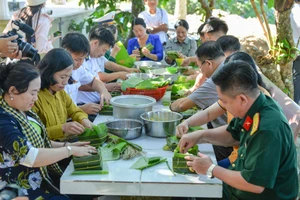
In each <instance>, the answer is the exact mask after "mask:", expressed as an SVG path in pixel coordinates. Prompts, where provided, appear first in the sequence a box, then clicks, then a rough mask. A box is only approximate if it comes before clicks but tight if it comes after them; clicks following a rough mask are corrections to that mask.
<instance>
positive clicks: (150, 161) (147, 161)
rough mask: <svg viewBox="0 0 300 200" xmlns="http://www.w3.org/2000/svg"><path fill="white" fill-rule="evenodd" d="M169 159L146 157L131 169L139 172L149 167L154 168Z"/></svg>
mask: <svg viewBox="0 0 300 200" xmlns="http://www.w3.org/2000/svg"><path fill="white" fill-rule="evenodd" d="M166 161H167V158H162V157H150V158H147V157H145V156H143V157H141V158H140V159H138V160H137V161H136V162H135V163H134V164H133V165H132V166H131V167H130V169H137V170H143V169H146V168H148V167H152V166H154V165H157V164H159V163H162V162H166Z"/></svg>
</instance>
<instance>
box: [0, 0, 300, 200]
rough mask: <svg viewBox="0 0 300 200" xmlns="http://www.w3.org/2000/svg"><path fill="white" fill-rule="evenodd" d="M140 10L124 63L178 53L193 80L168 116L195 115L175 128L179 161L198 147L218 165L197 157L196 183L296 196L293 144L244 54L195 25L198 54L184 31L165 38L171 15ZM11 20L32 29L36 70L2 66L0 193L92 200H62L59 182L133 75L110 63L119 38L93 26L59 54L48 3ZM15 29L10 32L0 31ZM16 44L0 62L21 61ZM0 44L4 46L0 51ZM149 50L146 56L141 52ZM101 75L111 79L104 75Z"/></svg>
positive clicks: (243, 194) (219, 28)
mask: <svg viewBox="0 0 300 200" xmlns="http://www.w3.org/2000/svg"><path fill="white" fill-rule="evenodd" d="M145 4H146V10H145V11H143V12H142V13H140V14H139V16H138V17H137V18H135V19H134V20H133V24H132V25H133V26H132V28H133V29H132V31H133V33H134V34H135V36H136V37H134V38H132V39H130V40H129V41H128V46H127V51H128V54H129V55H130V56H132V57H134V58H135V59H136V60H153V61H161V60H163V59H164V60H165V61H166V62H167V63H168V64H173V63H174V60H172V58H169V57H168V56H165V55H164V51H177V52H178V53H179V55H180V57H181V58H183V59H184V61H183V64H182V65H183V66H188V65H190V64H191V63H195V64H196V65H197V66H198V67H199V70H197V71H195V72H194V74H192V75H191V76H190V77H189V78H190V79H195V85H194V86H193V87H192V88H191V89H190V90H189V92H187V93H186V95H187V96H186V97H184V98H181V99H178V100H176V101H175V102H173V103H172V104H171V105H170V109H171V110H173V111H176V112H182V111H185V110H187V109H189V108H192V107H195V106H196V107H198V108H201V109H202V110H201V111H199V112H198V113H196V114H195V115H193V116H192V117H190V118H188V119H187V120H185V121H183V122H182V123H181V124H179V125H178V126H177V128H176V134H177V136H178V137H180V138H181V139H180V142H179V146H180V151H181V152H186V151H187V150H188V149H189V148H191V147H192V146H194V145H196V144H197V143H207V142H208V143H211V144H213V148H214V152H215V155H216V159H217V161H218V163H217V165H215V164H213V162H212V160H211V159H210V158H209V157H208V156H206V155H204V154H202V153H199V154H198V156H193V157H191V156H187V157H186V160H187V165H188V166H190V167H192V168H193V169H194V170H195V171H196V172H197V173H198V174H206V175H207V176H208V177H209V178H212V177H217V178H219V179H220V180H222V181H223V182H224V190H223V197H224V199H295V198H296V197H297V194H298V178H297V165H296V163H297V162H296V161H297V158H296V149H295V144H294V141H293V134H292V131H291V128H290V126H289V124H288V121H287V119H286V118H285V116H284V114H283V113H282V109H281V108H280V106H279V105H278V104H277V103H276V102H275V101H274V100H273V99H272V98H271V97H270V94H269V93H268V90H267V88H265V84H264V83H263V81H262V78H261V76H260V75H259V73H258V71H257V66H256V64H255V62H254V60H253V59H252V57H251V56H250V55H249V54H247V53H245V52H241V51H240V48H241V45H240V43H239V40H238V38H236V37H235V36H231V35H226V34H227V31H228V26H227V24H226V23H225V22H224V21H223V20H221V19H219V18H215V17H211V18H210V19H209V20H208V21H207V22H205V23H204V24H202V25H200V27H199V29H198V33H199V35H200V38H201V43H202V44H201V45H200V46H199V47H197V44H196V42H195V41H194V40H192V39H190V38H188V37H187V33H188V30H189V24H188V22H187V21H186V20H183V19H180V20H178V21H177V22H176V23H175V29H176V37H174V38H170V39H169V38H168V36H167V34H166V32H167V30H168V16H167V15H168V14H167V12H166V11H165V10H164V9H161V8H158V7H157V5H158V0H145ZM27 5H28V6H27V7H25V8H24V9H22V10H21V11H18V12H17V13H16V14H15V15H14V16H13V19H22V20H23V21H24V22H26V23H27V24H28V25H30V26H31V27H32V28H33V29H34V31H35V32H34V35H28V34H25V35H24V39H25V41H26V42H28V43H30V44H32V45H33V46H34V47H35V48H36V49H37V50H38V52H39V53H40V54H44V56H43V58H42V60H41V61H40V62H39V63H38V64H37V66H34V65H33V64H32V63H31V62H28V61H27V60H20V61H18V62H11V63H8V64H5V63H1V66H0V89H1V90H2V96H1V97H0V189H2V188H3V187H5V186H6V185H8V184H17V185H19V186H20V187H21V188H22V191H23V193H24V195H25V196H28V197H29V199H37V198H40V199H55V200H56V199H57V200H60V199H69V198H71V199H76V198H79V199H91V198H93V197H91V196H85V197H82V196H80V195H79V196H65V195H61V194H60V193H59V189H58V188H59V179H60V176H61V175H62V172H63V170H64V169H65V167H66V165H67V164H68V163H69V161H70V158H71V156H73V155H74V156H87V155H90V154H91V153H95V152H96V149H95V148H94V147H92V146H90V145H89V142H78V141H77V137H76V136H77V135H79V134H82V133H83V132H84V131H85V128H91V127H92V120H93V117H95V115H96V114H97V113H98V112H99V111H100V110H101V109H102V106H103V105H104V104H105V103H106V104H109V102H110V99H111V94H110V92H112V91H117V90H120V84H119V83H116V82H111V81H113V80H116V79H123V80H124V79H126V78H127V77H126V75H127V74H128V73H131V72H138V70H137V69H134V68H126V67H123V66H121V65H119V64H117V63H116V60H115V57H116V54H117V53H118V51H119V50H120V49H119V47H118V46H117V45H116V44H115V40H116V34H117V32H116V29H115V27H114V26H112V25H107V24H106V25H105V24H97V25H95V26H94V27H93V28H92V29H91V30H90V32H89V35H88V38H86V37H85V36H84V35H83V34H81V33H68V34H66V35H65V36H64V37H63V38H62V43H61V48H53V46H52V41H53V39H54V40H55V39H57V38H52V39H50V40H49V39H48V31H49V29H50V26H51V20H52V19H51V17H49V16H48V15H47V14H46V13H43V10H42V8H43V7H44V5H45V0H27ZM11 28H12V23H11V22H9V24H8V25H7V27H6V29H5V31H8V30H10V29H11ZM14 39H16V38H15V36H12V37H8V38H3V39H2V38H1V42H0V49H2V48H1V47H2V45H3V46H5V48H4V49H6V50H5V51H1V56H4V57H10V58H20V57H22V55H21V54H22V52H20V51H19V50H18V46H17V44H16V43H14V42H12V41H13V40H14ZM3 41H4V42H3ZM149 43H151V44H152V46H153V48H152V49H148V48H146V47H147V45H148V44H149ZM106 71H110V72H109V73H106ZM205 123H208V129H207V130H201V131H196V132H193V133H189V134H187V132H188V129H189V127H191V126H197V125H203V124H205Z"/></svg>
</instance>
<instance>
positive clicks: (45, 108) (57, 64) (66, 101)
mask: <svg viewBox="0 0 300 200" xmlns="http://www.w3.org/2000/svg"><path fill="white" fill-rule="evenodd" d="M38 69H39V70H40V74H41V90H40V91H39V94H38V97H39V99H38V100H37V101H36V102H35V104H34V107H33V111H34V112H36V113H37V114H38V115H39V117H40V118H41V120H42V122H43V123H44V124H45V125H46V129H47V132H48V136H49V138H50V139H52V140H59V141H65V142H66V141H68V142H70V141H74V138H75V140H77V139H76V135H79V134H82V133H83V132H84V131H85V127H88V128H92V122H91V121H90V120H88V115H87V114H86V113H85V112H83V110H81V109H80V108H78V107H77V106H76V105H75V104H74V102H73V101H72V99H71V97H70V96H69V95H68V94H67V93H66V91H65V90H64V88H65V86H66V85H67V84H68V81H69V79H70V77H71V74H72V71H73V59H72V57H71V55H70V54H69V53H68V52H67V51H66V50H64V49H60V48H56V49H52V50H51V51H49V52H48V53H47V54H46V55H45V57H44V58H43V59H42V60H41V62H40V63H39V64H38ZM69 118H71V120H72V121H71V122H67V121H68V119H69Z"/></svg>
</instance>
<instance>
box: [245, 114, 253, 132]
mask: <svg viewBox="0 0 300 200" xmlns="http://www.w3.org/2000/svg"><path fill="white" fill-rule="evenodd" d="M251 125H252V119H251V117H249V116H247V117H246V119H245V121H244V124H243V127H244V129H245V130H246V131H249V129H250V127H251Z"/></svg>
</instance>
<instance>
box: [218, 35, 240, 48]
mask: <svg viewBox="0 0 300 200" xmlns="http://www.w3.org/2000/svg"><path fill="white" fill-rule="evenodd" d="M217 42H218V43H219V44H220V46H221V48H222V50H223V51H224V52H236V51H239V50H241V43H240V41H239V39H238V38H236V37H234V36H232V35H223V36H221V37H219V38H218V40H217Z"/></svg>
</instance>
